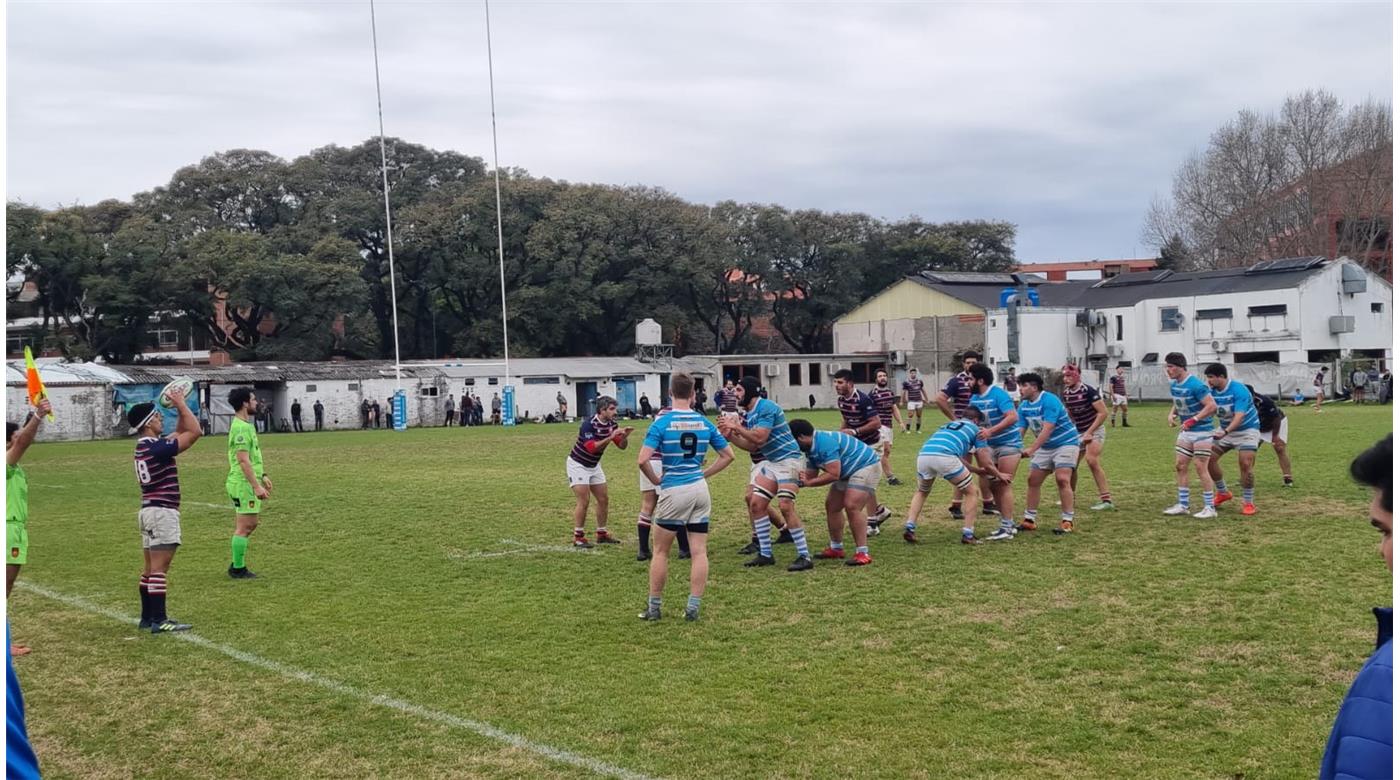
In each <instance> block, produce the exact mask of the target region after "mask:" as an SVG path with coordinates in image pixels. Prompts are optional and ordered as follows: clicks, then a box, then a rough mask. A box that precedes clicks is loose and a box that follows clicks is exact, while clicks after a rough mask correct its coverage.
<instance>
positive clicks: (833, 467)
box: [791, 420, 880, 566]
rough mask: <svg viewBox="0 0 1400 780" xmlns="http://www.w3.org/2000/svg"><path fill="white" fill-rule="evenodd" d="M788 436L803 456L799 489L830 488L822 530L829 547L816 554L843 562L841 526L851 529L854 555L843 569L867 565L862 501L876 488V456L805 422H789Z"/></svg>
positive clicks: (843, 435)
mask: <svg viewBox="0 0 1400 780" xmlns="http://www.w3.org/2000/svg"><path fill="white" fill-rule="evenodd" d="M791 425H792V435H793V436H794V437H795V438H796V439H797V446H798V447H800V448H801V449H802V452H804V453H806V455H807V464H806V467H807V468H806V470H805V471H804V472H803V474H802V486H803V487H821V486H822V485H831V489H830V490H828V491H827V493H826V530H827V533H828V534H829V535H830V537H831V543H830V544H828V545H827V548H826V549H825V550H823V551H822V552H821V553H820V557H822V558H827V559H835V558H845V557H846V551H845V548H844V545H843V544H842V539H843V538H844V536H845V531H844V530H843V528H842V526H843V525H849V526H850V527H851V536H853V537H855V542H856V554H855V555H854V556H852V557H851V559H850V560H849V561H846V565H847V566H866V565H869V563H870V548H869V547H867V546H866V530H867V525H866V516H865V507H866V499H867V498H868V496H869V494H871V493H874V492H875V486H876V485H879V484H880V456H879V455H877V454H876V453H875V450H873V449H871V448H870V446H869V445H867V444H865V443H864V442H862V441H861V440H859V439H857V438H856V437H854V436H851V435H849V434H846V433H842V432H840V431H818V430H815V429H813V428H812V424H811V423H809V422H807V421H806V420H793V421H792V424H791Z"/></svg>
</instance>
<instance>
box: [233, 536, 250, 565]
mask: <svg viewBox="0 0 1400 780" xmlns="http://www.w3.org/2000/svg"><path fill="white" fill-rule="evenodd" d="M230 546H231V548H232V550H233V568H235V569H242V568H243V567H244V564H245V556H246V555H247V554H248V537H246V536H238V535H237V534H234V537H233V541H232V543H231V545H230Z"/></svg>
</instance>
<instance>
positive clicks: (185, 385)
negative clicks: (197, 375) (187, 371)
mask: <svg viewBox="0 0 1400 780" xmlns="http://www.w3.org/2000/svg"><path fill="white" fill-rule="evenodd" d="M172 390H179V391H181V392H183V393H184V394H185V398H186V399H188V398H189V397H190V394H191V393H193V392H194V381H193V380H191V379H187V378H185V377H182V376H181V377H176V378H175V379H172V380H171V381H170V384H168V385H166V386H165V387H164V388H162V389H161V391H160V405H161V407H162V408H165V409H171V408H174V406H175V402H174V401H172V400H170V393H171V391H172Z"/></svg>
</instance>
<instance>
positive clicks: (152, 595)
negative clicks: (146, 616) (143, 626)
mask: <svg viewBox="0 0 1400 780" xmlns="http://www.w3.org/2000/svg"><path fill="white" fill-rule="evenodd" d="M146 593H147V594H149V595H148V596H147V598H149V599H150V600H151V622H152V623H163V622H165V619H166V615H165V575H164V574H151V575H148V576H147V577H146Z"/></svg>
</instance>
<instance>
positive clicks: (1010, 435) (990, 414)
mask: <svg viewBox="0 0 1400 780" xmlns="http://www.w3.org/2000/svg"><path fill="white" fill-rule="evenodd" d="M968 405H969V406H972V407H975V408H976V409H977V411H979V412H981V413H982V417H983V418H985V420H986V423H985V425H986V427H988V428H993V427H995V426H997V425H998V424H1000V423H1001V421H1002V419H1003V418H1005V417H1006V415H1007V414H1008V413H1010V412H1014V411H1016V404H1015V402H1013V401H1012V400H1011V394H1010V393H1008V392H1006V391H1005V390H1003V389H1001V388H1000V387H989V388H987V392H985V393H983V394H981V395H974V396H972V398H971V400H969V401H968ZM1020 444H1021V431H1020V430H1019V429H1018V428H1017V427H1016V426H1014V425H1012V426H1011V427H1009V428H1007V429H1006V430H1004V431H1002V432H1001V433H998V434H997V435H995V436H993V437H992V438H991V439H989V440H987V442H986V443H985V444H984V445H983V446H991V447H1017V446H1020Z"/></svg>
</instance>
